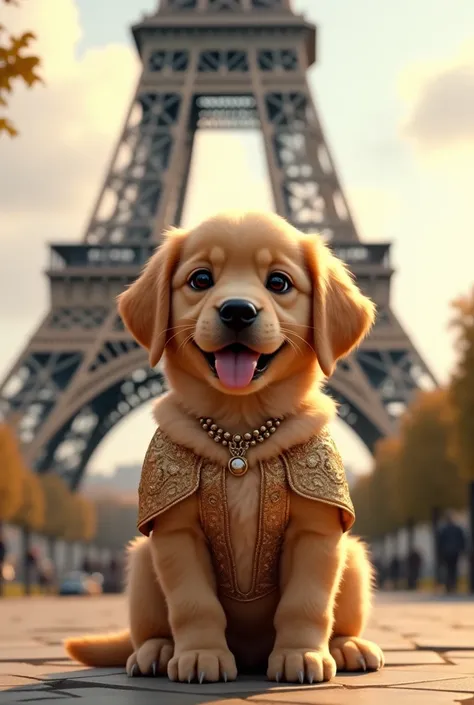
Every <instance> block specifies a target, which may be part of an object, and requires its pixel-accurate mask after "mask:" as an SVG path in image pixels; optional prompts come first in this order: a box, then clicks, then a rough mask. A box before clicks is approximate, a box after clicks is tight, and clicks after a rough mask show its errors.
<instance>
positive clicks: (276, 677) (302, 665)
mask: <svg viewBox="0 0 474 705" xmlns="http://www.w3.org/2000/svg"><path fill="white" fill-rule="evenodd" d="M335 675H336V662H335V661H334V659H333V657H332V656H331V654H330V653H329V651H328V650H327V649H317V650H314V649H275V650H274V651H273V652H272V653H271V654H270V658H269V659H268V671H267V676H268V678H269V680H271V681H277V683H278V682H279V681H282V680H285V681H287V682H288V683H304V682H305V681H306V682H307V683H310V684H311V683H322V682H323V681H329V680H331V678H333V677H334V676H335Z"/></svg>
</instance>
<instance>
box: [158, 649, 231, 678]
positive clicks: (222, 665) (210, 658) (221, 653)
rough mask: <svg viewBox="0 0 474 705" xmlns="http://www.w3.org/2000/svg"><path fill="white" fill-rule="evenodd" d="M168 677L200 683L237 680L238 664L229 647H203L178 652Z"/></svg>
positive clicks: (170, 665)
mask: <svg viewBox="0 0 474 705" xmlns="http://www.w3.org/2000/svg"><path fill="white" fill-rule="evenodd" d="M168 678H169V679H170V680H171V681H180V682H181V683H184V682H186V683H191V681H193V680H198V681H199V683H203V682H204V681H207V682H208V683H216V682H217V681H220V680H222V681H225V682H227V681H235V679H236V678H237V666H236V665H235V659H234V656H233V654H231V652H230V651H229V650H228V649H201V650H199V651H198V650H196V651H191V650H189V651H181V652H180V653H176V652H175V655H174V656H173V658H172V659H171V661H170V662H169V664H168Z"/></svg>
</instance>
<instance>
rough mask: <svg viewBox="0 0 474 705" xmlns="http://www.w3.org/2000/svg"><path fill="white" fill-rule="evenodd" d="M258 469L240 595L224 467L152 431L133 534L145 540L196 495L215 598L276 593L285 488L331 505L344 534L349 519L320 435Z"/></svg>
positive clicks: (339, 470)
mask: <svg viewBox="0 0 474 705" xmlns="http://www.w3.org/2000/svg"><path fill="white" fill-rule="evenodd" d="M258 466H259V470H260V477H261V484H260V513H259V521H258V534H257V542H256V546H255V554H254V563H253V574H252V584H251V588H250V590H249V591H248V592H246V593H244V592H242V591H241V590H240V588H239V585H238V582H237V575H236V567H235V561H234V556H233V551H232V545H231V539H230V528H229V512H228V508H227V492H226V472H227V469H226V468H225V467H224V466H220V465H219V464H218V463H216V462H214V461H211V460H207V459H206V458H202V457H200V456H198V455H196V454H195V453H193V451H191V450H189V449H188V448H185V447H184V446H182V445H178V444H177V443H174V442H173V441H171V440H170V439H169V438H168V437H167V436H166V435H165V434H164V433H163V431H161V429H159V428H158V429H157V431H156V433H155V435H154V436H153V439H152V441H151V443H150V445H149V447H148V451H147V453H146V456H145V460H144V463H143V469H142V475H141V479H140V486H139V489H138V498H139V502H138V529H139V531H140V532H141V533H142V534H145V536H148V535H149V534H150V531H151V527H152V522H153V520H154V519H156V517H158V516H159V515H160V514H162V513H163V512H165V511H166V510H167V509H170V508H171V507H173V506H174V505H175V504H177V503H178V502H182V501H183V500H184V499H186V498H187V497H190V496H191V495H192V494H194V493H195V492H197V493H198V495H199V505H200V516H201V525H202V528H203V531H204V535H205V536H206V538H207V540H208V542H209V548H210V551H211V555H212V560H213V564H214V569H215V573H216V579H217V585H218V590H219V594H221V595H224V596H226V597H229V598H232V599H234V600H239V601H241V602H247V601H250V600H256V599H258V598H260V597H264V596H265V595H268V594H270V593H271V592H273V591H274V590H276V589H278V572H279V570H278V568H279V558H280V551H281V546H282V543H283V538H284V534H285V529H286V525H287V522H288V510H289V498H290V492H289V490H290V489H291V490H292V491H293V492H295V493H296V494H299V495H301V496H302V497H306V498H307V499H313V500H316V501H319V502H324V503H326V504H331V505H333V506H336V507H339V509H340V511H341V522H342V526H343V528H344V531H348V530H349V529H350V528H351V526H352V525H353V523H354V520H355V514H354V507H353V505H352V501H351V498H350V495H349V488H348V485H347V481H346V474H345V472H344V466H343V463H342V459H341V456H340V455H339V452H338V451H337V448H336V446H335V444H334V441H333V440H332V438H331V436H330V434H329V432H328V431H327V429H324V430H323V431H321V432H320V433H319V434H318V435H317V436H314V437H312V438H310V439H309V441H307V442H306V443H302V444H301V445H297V446H293V448H290V449H289V450H288V451H286V452H284V453H282V454H281V455H279V456H277V457H275V458H271V459H270V460H265V461H260V462H259V463H258Z"/></svg>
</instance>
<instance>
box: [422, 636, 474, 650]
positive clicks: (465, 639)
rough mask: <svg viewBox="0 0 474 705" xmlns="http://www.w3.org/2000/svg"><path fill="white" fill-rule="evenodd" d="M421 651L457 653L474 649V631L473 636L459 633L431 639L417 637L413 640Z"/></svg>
mask: <svg viewBox="0 0 474 705" xmlns="http://www.w3.org/2000/svg"><path fill="white" fill-rule="evenodd" d="M413 641H414V642H415V644H416V646H417V647H418V648H419V649H429V650H432V651H433V650H435V651H436V650H437V651H456V650H458V649H462V650H463V651H464V650H466V649H474V631H473V633H472V634H466V633H464V632H461V631H459V632H457V633H456V634H455V635H449V636H443V635H442V634H441V635H437V636H435V638H431V637H416V638H415V639H414V640H413Z"/></svg>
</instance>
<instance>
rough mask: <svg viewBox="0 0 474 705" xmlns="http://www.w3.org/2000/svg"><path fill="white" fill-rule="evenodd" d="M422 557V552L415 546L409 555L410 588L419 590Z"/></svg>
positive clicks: (408, 573) (408, 582) (408, 584)
mask: <svg viewBox="0 0 474 705" xmlns="http://www.w3.org/2000/svg"><path fill="white" fill-rule="evenodd" d="M421 566H422V557H421V553H420V552H419V551H417V549H416V548H413V549H412V550H411V551H410V552H409V554H408V556H407V587H408V589H409V590H417V589H418V582H419V580H420V575H421Z"/></svg>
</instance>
